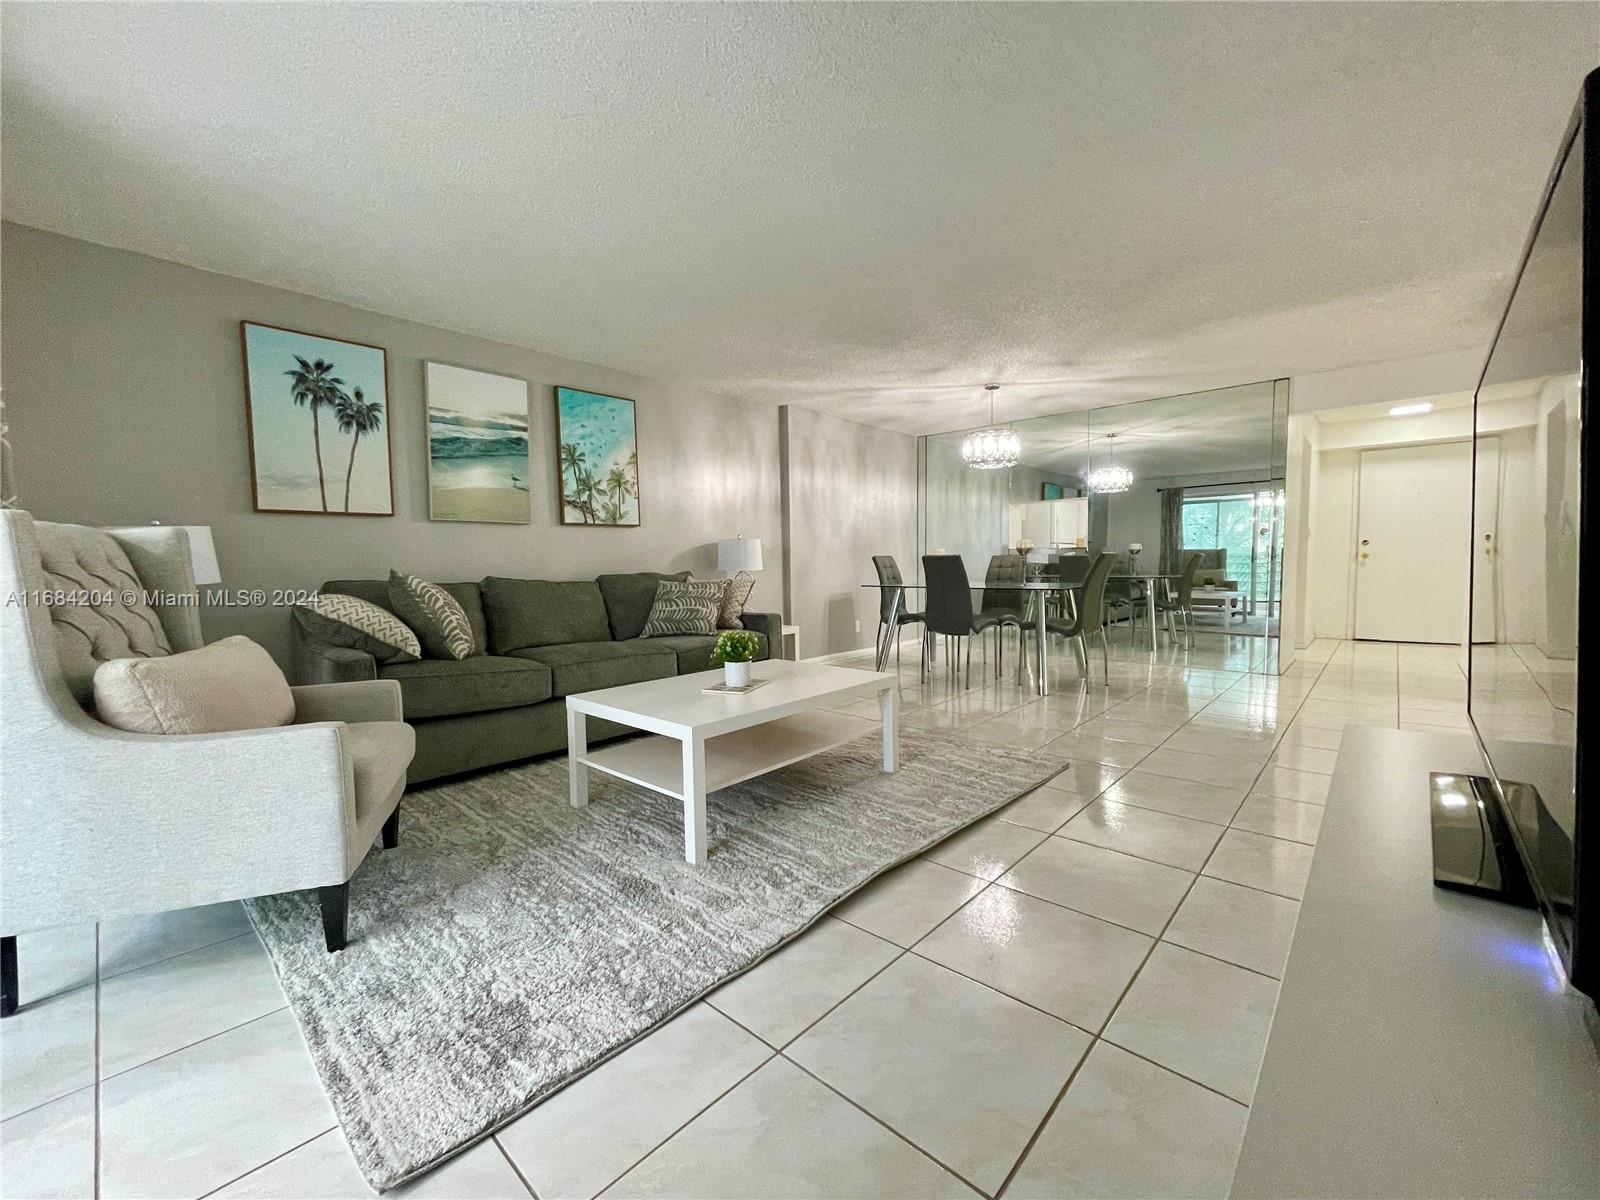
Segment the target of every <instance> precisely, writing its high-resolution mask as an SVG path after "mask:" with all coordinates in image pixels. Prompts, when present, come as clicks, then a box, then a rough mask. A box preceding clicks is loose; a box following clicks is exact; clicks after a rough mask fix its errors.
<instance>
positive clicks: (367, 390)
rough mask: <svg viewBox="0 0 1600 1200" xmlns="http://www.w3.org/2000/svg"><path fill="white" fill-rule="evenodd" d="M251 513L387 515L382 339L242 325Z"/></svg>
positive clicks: (390, 499) (390, 492)
mask: <svg viewBox="0 0 1600 1200" xmlns="http://www.w3.org/2000/svg"><path fill="white" fill-rule="evenodd" d="M239 339H240V341H241V343H242V344H243V346H244V382H245V418H246V423H247V426H248V430H249V439H250V484H251V490H252V495H253V501H254V507H255V510H256V512H283V513H327V514H330V515H340V516H342V515H345V514H349V515H351V516H366V517H389V516H393V515H394V478H393V464H392V463H391V461H390V456H389V360H388V355H387V354H386V353H385V352H384V349H383V347H382V346H368V345H365V344H364V343H361V342H343V341H339V340H338V339H336V338H325V337H319V336H317V335H316V334H312V333H301V332H300V331H299V330H296V329H280V328H278V327H277V326H276V325H257V324H255V323H254V322H252V321H240V322H239Z"/></svg>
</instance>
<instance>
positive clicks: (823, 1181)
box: [605, 1058, 977, 1200]
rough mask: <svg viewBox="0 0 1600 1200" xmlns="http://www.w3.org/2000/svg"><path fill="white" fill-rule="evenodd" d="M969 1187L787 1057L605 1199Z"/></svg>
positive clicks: (738, 1198) (938, 1192)
mask: <svg viewBox="0 0 1600 1200" xmlns="http://www.w3.org/2000/svg"><path fill="white" fill-rule="evenodd" d="M976 1194H977V1193H975V1192H974V1191H973V1190H972V1189H971V1188H969V1187H967V1186H966V1185H965V1184H963V1183H962V1182H961V1181H960V1180H959V1179H957V1178H956V1177H955V1176H954V1175H952V1174H951V1173H950V1172H949V1171H946V1170H944V1169H943V1168H942V1167H940V1166H939V1164H937V1163H936V1162H934V1161H933V1160H932V1159H930V1158H928V1157H927V1156H926V1155H925V1154H923V1153H921V1152H920V1151H918V1150H917V1149H916V1148H915V1147H913V1146H912V1145H911V1144H910V1143H908V1142H906V1141H905V1140H904V1139H902V1138H900V1137H898V1136H896V1135H895V1134H894V1133H892V1132H891V1131H890V1130H888V1129H885V1128H884V1126H883V1125H882V1124H880V1123H879V1122H878V1121H875V1120H873V1119H872V1118H871V1117H870V1116H868V1115H867V1114H866V1113H864V1112H862V1111H861V1110H860V1109H859V1108H857V1107H856V1106H855V1105H853V1104H851V1103H850V1102H849V1101H848V1100H845V1099H844V1098H843V1097H841V1096H839V1095H838V1094H837V1093H836V1092H834V1091H831V1090H830V1089H829V1088H827V1087H825V1086H824V1085H823V1084H821V1083H819V1082H818V1081H817V1080H816V1079H814V1078H812V1077H811V1076H810V1075H807V1074H806V1073H805V1072H804V1071H802V1070H801V1069H800V1068H799V1067H797V1066H795V1065H794V1064H793V1063H791V1062H788V1061H787V1060H785V1059H781V1058H779V1059H774V1060H773V1061H772V1062H769V1063H768V1064H767V1065H766V1066H764V1067H762V1068H761V1069H760V1070H759V1071H757V1072H756V1073H755V1074H754V1075H753V1076H751V1077H750V1078H749V1079H748V1080H746V1081H745V1082H744V1083H742V1084H740V1085H739V1086H738V1087H737V1088H735V1089H734V1090H733V1091H732V1092H730V1093H729V1094H728V1095H727V1096H726V1097H724V1098H723V1099H721V1100H719V1101H718V1102H717V1103H716V1104H715V1105H713V1106H712V1107H711V1108H710V1109H709V1110H708V1111H707V1112H706V1113H705V1114H704V1115H703V1116H702V1117H700V1119H699V1120H697V1121H695V1122H694V1123H693V1124H691V1125H690V1126H688V1128H686V1129H685V1130H683V1132H681V1133H679V1134H678V1135H677V1136H675V1137H673V1138H672V1139H671V1140H670V1141H668V1142H667V1143H666V1144H665V1145H663V1146H662V1147H661V1148H660V1149H659V1150H657V1151H656V1152H655V1153H654V1154H652V1155H650V1157H649V1158H647V1159H645V1160H644V1162H642V1163H640V1164H639V1165H638V1166H637V1167H635V1168H634V1169H633V1170H632V1171H630V1172H628V1174H627V1175H625V1176H623V1177H622V1179H620V1180H618V1181H617V1183H616V1185H615V1186H614V1187H611V1188H610V1189H608V1190H607V1191H606V1193H605V1195H606V1196H607V1197H618V1198H620V1197H630V1196H638V1197H647V1196H656V1197H689V1196H695V1197H706V1198H707V1200H746V1198H749V1200H758V1198H760V1200H790V1198H792V1197H796V1196H815V1197H837V1198H838V1200H850V1198H856V1197H864V1196H884V1197H904V1198H905V1200H916V1198H918V1197H924V1196H927V1197H945V1196H949V1197H967V1196H974V1195H976Z"/></svg>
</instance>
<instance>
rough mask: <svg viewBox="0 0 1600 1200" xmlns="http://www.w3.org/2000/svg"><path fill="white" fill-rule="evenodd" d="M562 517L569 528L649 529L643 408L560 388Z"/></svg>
mask: <svg viewBox="0 0 1600 1200" xmlns="http://www.w3.org/2000/svg"><path fill="white" fill-rule="evenodd" d="M555 406H556V445H555V465H556V511H557V513H558V514H559V515H560V520H561V524H563V525H584V526H590V527H599V528H607V529H636V528H638V527H639V526H640V525H642V524H643V523H644V508H643V500H642V497H641V494H640V493H641V490H642V489H641V487H640V482H639V426H638V418H637V406H636V405H635V404H634V402H633V401H632V400H630V399H628V398H627V397H626V396H610V395H607V394H606V393H604V392H591V391H587V390H585V389H583V388H571V387H565V386H560V385H558V386H557V387H556V388H555Z"/></svg>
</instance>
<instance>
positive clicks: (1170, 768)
mask: <svg viewBox="0 0 1600 1200" xmlns="http://www.w3.org/2000/svg"><path fill="white" fill-rule="evenodd" d="M1254 650H1255V646H1254V645H1253V644H1252V643H1251V640H1250V639H1232V640H1228V641H1225V640H1224V639H1222V638H1220V637H1202V638H1201V642H1200V645H1199V647H1197V649H1196V650H1195V651H1194V652H1193V653H1192V654H1191V655H1190V656H1188V657H1187V658H1185V657H1184V656H1183V655H1182V654H1181V653H1178V652H1175V651H1173V650H1170V649H1166V648H1164V649H1163V650H1162V652H1161V655H1160V657H1159V660H1158V661H1157V662H1156V663H1155V664H1152V663H1151V662H1150V661H1149V659H1148V657H1147V655H1145V654H1142V653H1135V652H1133V651H1131V650H1129V648H1128V647H1127V646H1126V645H1125V644H1122V643H1120V642H1119V644H1118V645H1117V646H1116V648H1115V653H1114V661H1113V663H1112V667H1111V675H1112V678H1111V686H1110V688H1109V689H1107V688H1105V687H1101V686H1096V687H1094V688H1092V689H1090V690H1088V691H1084V690H1082V689H1081V688H1080V687H1078V686H1077V681H1076V678H1075V668H1074V667H1073V666H1071V665H1070V658H1069V656H1061V659H1062V660H1063V663H1062V665H1061V666H1060V667H1059V668H1058V669H1059V670H1060V672H1061V678H1060V679H1059V680H1058V681H1057V690H1056V692H1055V694H1054V695H1052V696H1050V697H1049V698H1047V699H1043V700H1041V699H1038V698H1037V697H1035V696H1034V695H1033V694H1032V692H1031V691H1028V690H1025V689H1022V688H1019V687H1017V686H1016V684H1015V683H1013V682H1011V681H1010V680H1006V681H1002V682H998V683H997V682H996V681H995V680H994V679H993V678H992V676H991V677H987V678H983V677H981V676H982V672H980V671H979V670H978V664H977V663H976V662H975V663H974V675H973V684H974V686H973V687H972V689H970V690H967V689H965V688H963V687H961V686H960V684H959V683H958V682H953V681H951V680H949V679H947V678H945V677H944V676H943V675H942V674H941V675H937V676H936V677H934V678H932V679H930V680H928V681H920V680H919V679H918V677H917V672H916V669H915V665H914V661H913V660H914V656H910V655H908V657H907V659H906V663H905V669H904V670H903V671H902V700H903V703H904V705H905V706H906V707H905V710H904V711H905V726H906V728H907V729H908V730H912V731H939V732H959V733H960V734H961V735H962V736H968V737H973V738H978V739H981V740H984V741H987V742H989V743H991V744H993V746H994V747H995V753H997V754H1012V755H1017V754H1021V755H1026V754H1028V753H1029V752H1030V751H1031V750H1032V749H1034V748H1036V747H1040V746H1049V747H1050V748H1051V749H1052V750H1057V751H1065V752H1067V753H1069V754H1070V755H1072V756H1073V758H1074V762H1073V765H1072V766H1071V767H1070V768H1069V769H1068V770H1067V771H1066V772H1064V773H1063V774H1062V775H1061V776H1059V777H1058V778H1056V779H1054V780H1052V781H1050V782H1049V783H1048V784H1047V785H1046V786H1044V787H1042V788H1040V789H1039V790H1037V791H1035V792H1034V793H1032V794H1031V795H1028V796H1025V797H1023V798H1022V799H1020V800H1018V801H1016V802H1015V803H1013V804H1011V805H1010V806H1009V807H1007V808H1006V809H1004V810H1002V811H1001V812H1000V813H998V814H996V815H995V816H993V817H990V818H988V819H986V820H984V821H981V822H979V823H978V824H977V825H975V826H973V827H972V828H971V829H969V830H967V831H965V832H963V833H961V834H958V835H957V836H955V837H953V838H951V839H949V840H948V841H946V842H945V843H943V844H942V845H940V846H938V847H936V848H935V849H933V850H932V851H931V852H929V853H928V854H927V855H926V856H924V857H923V858H922V859H920V860H917V861H914V862H911V863H908V864H906V865H904V866H902V867H900V868H898V869H897V870H895V871H893V872H891V873H890V874H888V875H887V876H885V877H884V878H883V879H881V880H879V881H877V882H876V883H874V884H873V885H872V886H870V887H869V888H867V889H866V890H865V891H864V892H862V893H861V894H859V895H858V896H855V897H853V898H852V899H850V900H849V901H847V902H846V903H845V904H843V905H841V906H840V907H839V908H838V909H837V910H836V911H835V913H834V914H833V915H832V916H830V917H829V918H827V919H825V920H824V921H822V922H821V923H820V924H819V925H817V926H816V927H815V928H814V929H813V930H812V931H810V932H809V933H807V934H806V935H805V936H804V937H802V938H801V939H799V940H798V941H796V942H795V943H794V944H793V945H792V946H790V947H787V948H786V949H785V950H783V951H782V952H781V953H779V954H777V955H775V956H774V957H773V958H772V959H770V960H769V961H768V962H766V963H764V964H762V965H761V966H760V967H758V968H757V969H756V970H754V971H752V972H750V973H749V974H747V975H745V976H743V977H742V978H740V979H737V980H735V981H733V982H731V983H730V984H728V985H727V986H725V987H723V988H722V989H720V990H719V991H717V992H715V993H713V994H712V995H711V996H710V997H709V998H708V999H707V1000H706V1001H705V1002H703V1003H701V1004H699V1005H697V1006H695V1007H694V1008H693V1009H691V1010H689V1011H688V1012H687V1013H685V1014H684V1015H682V1016H680V1017H679V1018H678V1019H676V1020H675V1021H673V1022H671V1023H670V1024H668V1025H666V1026H664V1027H663V1028H662V1029H660V1030H658V1031H657V1032H656V1033H654V1034H653V1035H651V1036H650V1037H649V1038H647V1039H645V1040H644V1041H643V1042H641V1043H640V1044H638V1045H637V1046H635V1047H633V1048H631V1049H630V1050H628V1051H627V1052H626V1053H624V1054H622V1055H620V1056H618V1057H617V1058H616V1059H613V1060H612V1061H611V1062H609V1063H607V1064H606V1065H604V1066H603V1067H601V1068H600V1069H599V1070H597V1071H595V1072H594V1073H593V1074H591V1075H589V1076H588V1077H586V1078H585V1079H583V1080H581V1081H580V1082H578V1083H577V1084H575V1085H574V1086H572V1087H571V1088H568V1089H567V1090H566V1091H564V1092H562V1093H560V1094H558V1095H557V1096H556V1097H554V1098H553V1099H552V1100H550V1101H549V1102H547V1103H545V1104H543V1105H541V1106H540V1107H539V1108H537V1109H535V1110H534V1111H533V1112H532V1113H530V1114H528V1115H527V1116H525V1117H524V1118H522V1119H521V1120H519V1121H517V1122H516V1123H515V1124H513V1125H511V1126H509V1127H508V1128H506V1129H503V1130H501V1131H500V1132H499V1133H498V1134H497V1135H496V1136H495V1137H494V1138H492V1139H490V1140H489V1141H486V1142H484V1143H482V1144H480V1145H479V1146H477V1147H475V1148H474V1149H473V1150H471V1151H470V1152H468V1153H467V1154H464V1155H462V1156H460V1157H459V1158H457V1159H455V1160H453V1161H452V1162H451V1163H449V1164H447V1165H446V1166H445V1167H443V1168H441V1169H440V1170H438V1171H436V1172H434V1173H433V1174H431V1175H430V1176H428V1177H426V1178H425V1179H423V1180H421V1181H419V1182H417V1183H416V1184H413V1185H412V1186H411V1187H409V1188H407V1189H403V1190H404V1191H406V1192H407V1193H411V1194H415V1195H418V1196H455V1197H476V1196H484V1197H487V1196H527V1195H530V1194H532V1195H536V1196H540V1197H545V1198H547V1200H548V1198H550V1197H565V1196H593V1195H597V1194H600V1193H602V1192H604V1193H605V1194H606V1195H608V1196H643V1195H652V1196H721V1195H726V1196H804V1195H849V1196H878V1195H884V1196H890V1195H917V1196H935V1195H941V1196H942V1195H953V1196H961V1195H971V1194H972V1193H973V1192H979V1193H981V1194H984V1195H989V1196H996V1195H1001V1194H1004V1195H1008V1196H1017V1197H1031V1196H1060V1195H1080V1194H1081V1195H1119V1196H1135V1195H1166V1194H1176V1193H1182V1194H1186V1195H1200V1194H1216V1195H1221V1194H1223V1193H1225V1192H1226V1190H1227V1187H1228V1183H1229V1180H1230V1178H1231V1174H1232V1169H1233V1162H1234V1157H1235V1155H1236V1154H1237V1151H1238V1146H1239V1142H1240V1139H1241V1138H1242V1136H1243V1131H1244V1124H1245V1118H1246V1115H1247V1108H1246V1105H1247V1104H1248V1103H1249V1101H1250V1098H1251V1095H1252V1092H1253V1090H1254V1086H1255V1077H1256V1071H1257V1067H1258V1064H1259V1061H1260V1057H1261V1052H1262V1046H1263V1044H1264V1041H1265V1038H1266V1034H1267V1029H1268V1025H1269V1023H1270V1021H1271V1016H1272V1009H1273V1005H1274V1003H1275V1000H1276V995H1277V978H1278V976H1279V975H1280V974H1281V973H1282V970H1283V964H1284V961H1285V958H1286V955H1287V953H1288V947H1289V941H1290V938H1291V936H1292V935H1293V931H1294V924H1295V919H1296V915H1297V913H1298V909H1299V897H1300V895H1301V891H1302V889H1303V887H1304V884H1305V878H1306V873H1307V871H1308V869H1309V865H1310V860H1311V856H1312V854H1313V852H1314V847H1315V844H1316V839H1317V829H1318V826H1319V824H1320V822H1321V816H1322V807H1321V806H1322V804H1323V802H1324V801H1325V800H1326V797H1327V791H1328V784H1329V773H1330V772H1331V771H1332V769H1333V765H1334V760H1335V757H1336V752H1337V750H1338V746H1339V741H1340V737H1341V733H1342V730H1343V728H1344V726H1345V725H1346V724H1347V723H1349V722H1357V723H1366V724H1382V725H1391V726H1392V725H1396V724H1403V725H1405V724H1412V723H1415V724H1418V725H1423V726H1429V727H1441V728H1456V727H1459V724H1460V720H1461V715H1462V712H1463V708H1462V704H1463V700H1464V696H1465V688H1464V683H1463V677H1462V673H1461V669H1460V666H1459V665H1458V662H1457V653H1456V651H1455V650H1453V649H1451V648H1444V647H1421V646H1393V645H1377V644H1351V643H1319V644H1318V645H1317V646H1314V647H1313V648H1312V649H1311V651H1309V652H1303V653H1302V656H1301V658H1300V661H1299V662H1298V663H1297V664H1296V665H1294V666H1293V667H1291V668H1290V669H1289V671H1288V672H1287V673H1285V674H1284V675H1282V676H1277V677H1273V676H1264V675H1250V674H1246V673H1245V671H1244V667H1245V665H1246V663H1247V662H1248V659H1247V657H1246V656H1247V655H1248V654H1249V653H1251V652H1253V651H1254ZM867 657H869V656H861V657H860V658H858V659H857V660H855V662H854V665H863V666H864V665H867V663H866V658H867ZM1008 660H1009V655H1008ZM1496 661H1497V665H1498V668H1499V669H1501V670H1505V671H1514V670H1515V664H1516V663H1517V662H1518V661H1520V660H1519V659H1518V657H1517V656H1516V655H1515V654H1510V653H1506V654H1502V655H1500V656H1499V657H1498V658H1497V660H1496ZM20 957H21V966H22V988H23V994H22V998H23V1003H24V1007H23V1009H22V1010H21V1011H20V1012H19V1013H18V1014H17V1015H16V1016H15V1017H12V1018H10V1019H7V1020H6V1021H5V1022H4V1023H3V1024H0V1072H3V1074H0V1117H3V1118H4V1119H3V1121H0V1155H3V1159H0V1162H3V1167H0V1194H3V1196H5V1197H47V1196H88V1195H91V1194H93V1195H101V1196H106V1197H123V1196H129V1197H132V1196H167V1197H170V1196H191V1197H193V1196H205V1195H226V1196H273V1197H296V1196H315V1197H332V1196H361V1195H366V1194H367V1189H366V1188H365V1186H364V1185H363V1183H362V1181H361V1179H360V1177H359V1175H358V1174H357V1173H356V1171H355V1169H354V1166H353V1164H352V1163H351V1160H350V1157H349V1154H348V1152H347V1150H346V1149H345V1145H344V1141H343V1138H342V1136H341V1134H340V1132H339V1130H338V1128H337V1125H336V1123H335V1121H334V1119H333V1115H332V1113H331V1111H330V1109H329V1107H328V1103H327V1100H326V1098H325V1097H324V1095H323V1092H322V1089H321V1086H320V1085H319V1083H318V1080H317V1077H316V1074H315V1072H314V1071H313V1070H312V1067H311V1063H310V1060H309V1058H308V1057H307V1055H306V1052H305V1049H304V1046H303V1044H302V1042H301V1040H300V1035H299V1032H298V1030H297V1029H296V1027H295V1023H294V1021H293V1019H292V1017H291V1016H290V1014H289V1012H288V1010H287V1008H286V1007H285V1006H284V1000H283V995H282V993H281V992H280V991H279V989H278V986H277V983H276V981H275V979H274V977H273V974H272V970H271V967H270V965H269V964H268V961H267V958H266V954H265V951H264V950H263V949H262V947H261V944H260V943H259V941H258V940H257V939H256V936H255V934H254V932H253V931H252V930H251V928H250V926H249V924H248V922H247V921H246V920H245V918H244V915H243V912H242V910H241V909H240V907H239V906H238V905H236V904H228V905H217V906H213V907H210V908H205V909H195V910H189V911H186V912H180V913H169V914H165V915H163V916H160V917H153V918H142V919H139V920H135V921H119V922H114V923H108V924H106V925H103V926H100V927H99V928H98V929H95V928H89V929H82V930H65V931H53V932H51V933H46V934H35V935H30V936H27V937H24V938H22V939H21V944H20Z"/></svg>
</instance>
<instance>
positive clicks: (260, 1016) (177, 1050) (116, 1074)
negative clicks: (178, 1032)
mask: <svg viewBox="0 0 1600 1200" xmlns="http://www.w3.org/2000/svg"><path fill="white" fill-rule="evenodd" d="M288 1009H289V1005H288V1004H287V1003H284V1004H280V1005H278V1007H277V1008H274V1009H269V1010H268V1011H267V1012H264V1013H257V1014H256V1015H255V1016H253V1017H251V1018H250V1019H249V1020H247V1021H240V1022H239V1023H238V1024H237V1025H230V1026H228V1028H226V1029H219V1030H217V1031H216V1032H215V1033H208V1034H206V1036H205V1037H203V1038H197V1039H195V1040H194V1041H192V1042H189V1043H188V1044H186V1045H183V1046H174V1047H173V1048H172V1049H171V1050H164V1051H162V1052H161V1053H160V1054H157V1055H155V1056H154V1057H152V1058H147V1059H145V1060H144V1061H143V1062H138V1063H134V1064H133V1066H131V1067H123V1068H122V1070H120V1071H113V1072H112V1073H111V1074H110V1075H107V1076H106V1079H108V1080H110V1079H121V1078H122V1077H123V1076H124V1075H127V1074H130V1073H131V1072H134V1071H137V1070H138V1069H139V1068H140V1067H148V1066H149V1065H150V1064H151V1063H153V1062H160V1061H161V1060H162V1059H164V1058H171V1057H172V1056H173V1055H174V1054H182V1053H183V1052H184V1051H185V1050H193V1049H194V1048H195V1047H196V1046H203V1045H204V1044H205V1043H207V1042H209V1041H212V1040H214V1039H216V1038H219V1037H221V1036H223V1034H227V1033H232V1032H234V1031H235V1030H237V1029H243V1028H244V1027H245V1026H246V1025H254V1024H255V1023H256V1022H257V1021H264V1020H266V1019H267V1018H268V1017H270V1016H272V1015H274V1014H275V1013H281V1012H287V1011H288Z"/></svg>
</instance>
